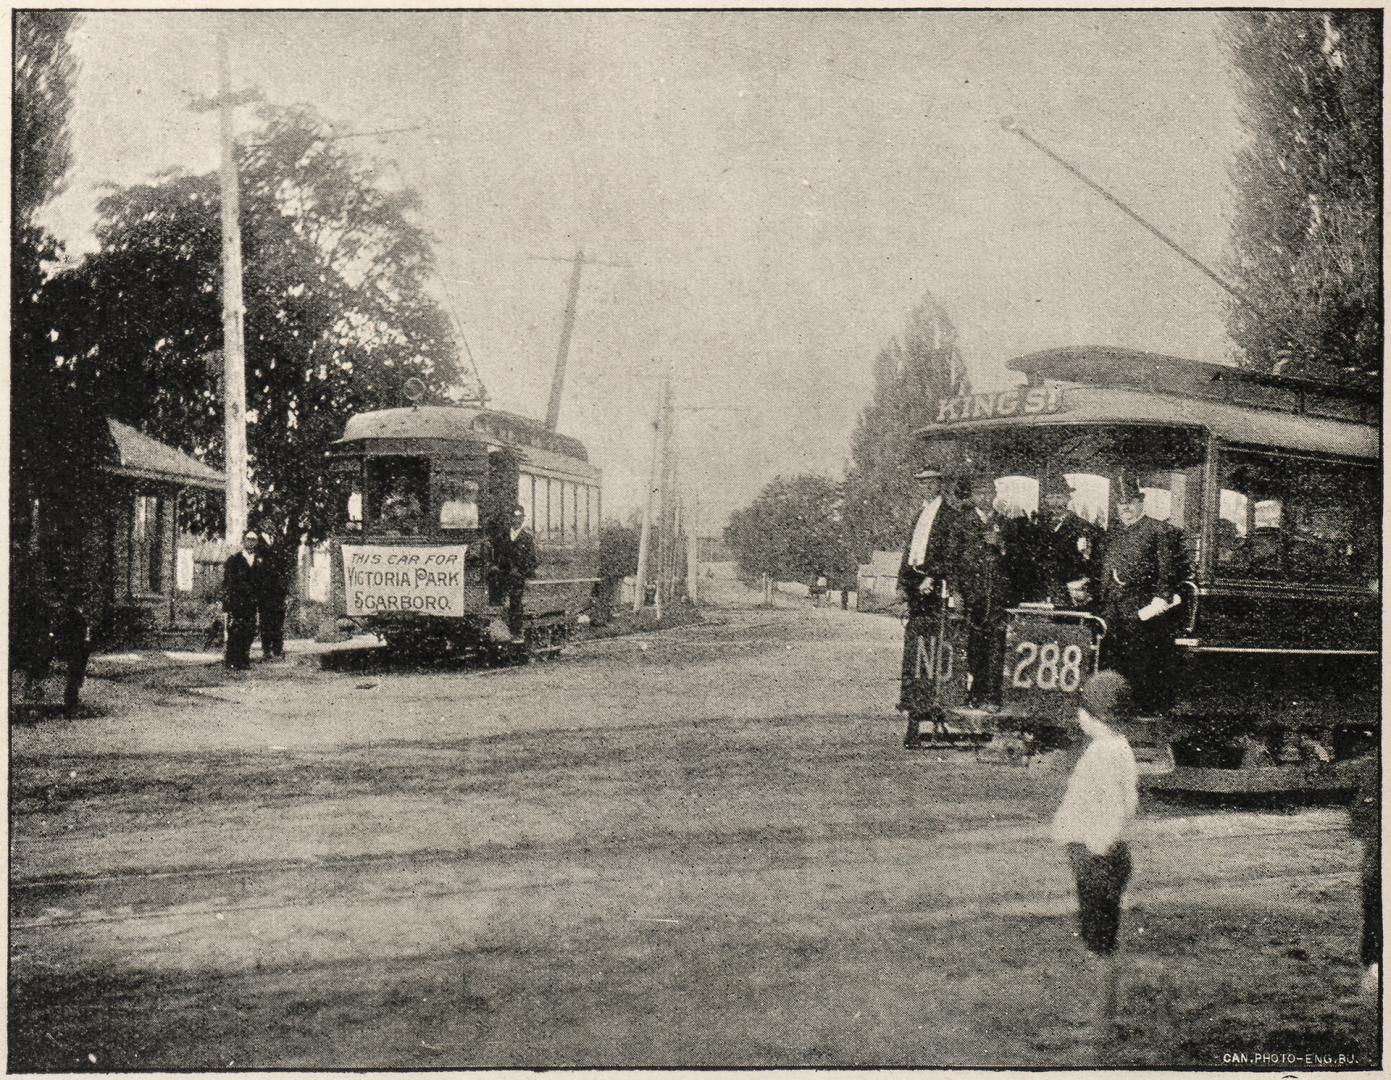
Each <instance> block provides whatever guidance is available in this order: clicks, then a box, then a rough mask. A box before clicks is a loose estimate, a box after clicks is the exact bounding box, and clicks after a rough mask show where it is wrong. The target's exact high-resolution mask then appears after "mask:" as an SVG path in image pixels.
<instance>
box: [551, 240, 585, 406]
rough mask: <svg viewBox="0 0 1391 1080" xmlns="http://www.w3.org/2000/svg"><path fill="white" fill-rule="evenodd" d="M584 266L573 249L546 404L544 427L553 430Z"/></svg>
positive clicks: (580, 256)
mask: <svg viewBox="0 0 1391 1080" xmlns="http://www.w3.org/2000/svg"><path fill="white" fill-rule="evenodd" d="M583 268H584V251H583V249H581V248H576V249H575V269H574V270H573V271H571V273H570V293H569V296H568V298H567V299H566V301H565V316H564V318H563V319H562V320H561V323H560V348H559V349H558V350H557V351H556V356H555V374H554V375H553V376H552V377H551V400H550V402H549V404H547V406H546V429H547V430H548V431H554V430H555V429H556V425H557V424H558V423H560V394H561V391H562V390H563V389H564V388H565V362H566V359H567V358H568V357H569V355H570V335H571V333H572V332H573V331H574V329H575V308H576V306H577V305H578V304H579V299H580V271H581V270H582V269H583Z"/></svg>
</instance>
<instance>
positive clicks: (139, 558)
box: [130, 495, 165, 593]
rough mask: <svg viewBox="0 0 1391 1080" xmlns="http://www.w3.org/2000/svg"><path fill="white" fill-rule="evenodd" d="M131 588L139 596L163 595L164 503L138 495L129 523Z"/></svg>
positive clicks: (157, 499) (156, 498) (153, 496)
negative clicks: (140, 594) (142, 594)
mask: <svg viewBox="0 0 1391 1080" xmlns="http://www.w3.org/2000/svg"><path fill="white" fill-rule="evenodd" d="M130 549H131V550H130V564H131V578H132V581H131V587H132V590H133V591H135V592H138V593H162V592H163V591H164V574H165V569H164V500H163V499H161V498H160V497H159V496H158V495H137V496H136V497H135V514H134V518H133V520H132V523H131V541H130Z"/></svg>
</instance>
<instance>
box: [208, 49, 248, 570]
mask: <svg viewBox="0 0 1391 1080" xmlns="http://www.w3.org/2000/svg"><path fill="white" fill-rule="evenodd" d="M259 98H260V95H259V94H257V93H255V92H254V91H248V90H243V91H241V92H240V93H238V94H233V93H232V86H231V73H230V71H229V65H228V60H227V32H226V29H225V28H224V29H222V30H220V31H219V32H218V35H217V96H216V97H215V98H212V99H211V100H209V99H203V100H201V101H198V102H195V103H194V106H193V108H194V109H195V110H198V111H200V112H201V111H206V110H208V109H217V110H218V114H219V115H218V124H219V133H220V137H221V151H222V152H221V160H220V164H219V167H218V177H219V179H220V181H221V187H222V400H223V444H224V446H225V452H224V457H225V468H226V471H227V500H226V501H227V505H226V514H225V528H226V533H227V543H228V544H229V545H230V546H232V547H236V546H238V545H239V544H240V543H241V536H242V533H243V532H245V531H246V524H247V522H246V516H247V515H246V481H247V454H246V336H245V332H244V327H243V322H242V319H243V315H242V309H243V304H242V281H241V192H240V190H239V185H238V177H237V141H236V133H235V130H234V128H233V110H234V109H235V108H236V107H237V106H238V105H244V104H246V103H247V102H249V101H256V100H258V99H259Z"/></svg>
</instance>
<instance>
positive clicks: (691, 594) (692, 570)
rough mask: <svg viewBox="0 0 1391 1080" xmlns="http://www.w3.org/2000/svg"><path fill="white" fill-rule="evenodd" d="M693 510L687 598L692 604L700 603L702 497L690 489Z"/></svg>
mask: <svg viewBox="0 0 1391 1080" xmlns="http://www.w3.org/2000/svg"><path fill="white" fill-rule="evenodd" d="M690 496H691V509H690V512H689V513H688V514H687V515H686V598H687V599H688V600H690V602H691V603H692V604H698V603H700V587H699V585H697V584H696V583H697V582H698V581H699V580H700V530H699V527H698V525H697V522H698V521H699V520H700V496H699V495H698V494H697V493H696V489H695V488H694V487H692V488H690Z"/></svg>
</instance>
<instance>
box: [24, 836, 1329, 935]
mask: <svg viewBox="0 0 1391 1080" xmlns="http://www.w3.org/2000/svg"><path fill="white" fill-rule="evenodd" d="M1184 820H1186V821H1187V822H1188V823H1189V824H1190V825H1191V824H1192V822H1193V820H1194V819H1161V820H1159V821H1157V822H1154V823H1153V824H1154V825H1155V826H1156V827H1155V828H1152V829H1149V830H1146V831H1145V832H1144V833H1142V834H1140V835H1137V836H1136V837H1135V838H1134V839H1133V841H1132V846H1133V847H1134V848H1135V849H1136V851H1137V859H1138V860H1139V861H1141V862H1142V863H1151V864H1153V863H1154V862H1155V861H1156V860H1155V859H1154V858H1153V857H1152V856H1153V855H1156V854H1158V853H1159V852H1160V851H1161V850H1162V851H1171V850H1172V848H1173V846H1174V845H1175V843H1182V844H1183V845H1184V846H1185V850H1187V851H1189V852H1192V851H1193V850H1194V848H1195V845H1219V844H1220V845H1225V846H1227V847H1233V848H1236V849H1237V850H1244V851H1248V852H1249V851H1250V849H1251V846H1252V842H1253V841H1256V842H1259V841H1261V840H1268V839H1272V838H1275V839H1284V838H1288V837H1290V836H1292V835H1297V836H1299V837H1303V838H1312V837H1316V836H1320V835H1321V836H1325V837H1327V836H1333V835H1337V834H1342V833H1344V832H1345V829H1344V828H1343V827H1342V826H1341V825H1324V826H1313V827H1310V826H1308V825H1307V824H1306V825H1301V826H1300V827H1297V828H1295V829H1293V830H1291V829H1289V828H1279V827H1274V826H1272V827H1269V828H1255V829H1245V830H1242V831H1226V830H1212V831H1208V832H1207V833H1206V834H1203V832H1202V830H1201V829H1200V830H1199V833H1198V835H1193V834H1192V832H1191V831H1189V832H1188V833H1187V834H1186V835H1185V834H1184V832H1183V831H1182V830H1181V829H1180V828H1178V827H1177V826H1178V825H1179V824H1180V823H1181V822H1183V821H1184ZM1204 820H1211V819H1204ZM1004 828H1005V830H1006V833H1007V835H1006V836H1005V837H1004V838H1003V839H1002V837H1001V834H1000V831H999V829H993V830H978V831H976V832H972V833H963V834H957V835H955V836H951V837H943V838H940V841H939V842H936V843H934V848H933V858H934V865H936V866H937V867H938V868H939V870H943V872H945V871H944V869H943V868H945V867H947V866H950V865H951V864H952V863H953V862H965V861H969V860H971V859H978V858H982V857H987V856H989V857H991V858H1000V859H1001V860H1009V859H1011V858H1018V857H1019V856H1020V855H1021V854H1024V853H1029V852H1032V851H1034V850H1036V849H1037V848H1038V847H1039V845H1040V844H1041V843H1044V842H1045V833H1046V830H1045V829H1044V828H1043V827H1041V826H1039V825H1038V824H1037V823H1030V824H1027V825H1023V824H1021V825H1018V826H1015V827H1014V828H1012V829H1011V828H1010V827H1009V826H1005V827H1004ZM750 839H751V838H750V837H749V836H748V835H746V834H740V835H738V836H736V837H730V838H728V842H727V844H726V845H725V846H727V847H729V848H731V849H734V848H738V847H744V846H747V845H748V843H749V840H750ZM787 839H788V838H787V837H785V836H783V837H779V840H780V841H782V842H786V841H787ZM879 839H882V837H878V836H872V837H866V836H865V834H864V831H863V830H856V829H843V830H823V831H820V832H819V833H818V835H817V837H816V843H817V844H818V845H821V844H826V845H837V844H840V845H845V846H847V847H851V848H853V847H854V846H856V845H857V844H860V843H863V842H865V841H866V840H879ZM710 842H711V838H710V837H708V836H701V837H693V838H691V840H690V845H691V846H697V845H699V846H706V845H709V844H710ZM716 842H717V843H718V842H719V841H718V838H717V839H716ZM644 847H646V848H650V849H651V850H653V851H657V850H661V851H666V852H673V848H672V845H671V844H670V843H663V844H650V845H645V846H644V845H641V844H635V843H634V842H633V841H632V840H630V839H620V840H614V841H612V842H609V843H601V844H594V843H586V844H585V845H584V853H585V858H586V861H587V864H590V865H592V864H599V863H602V862H604V861H605V859H612V858H614V857H631V856H632V855H634V854H635V853H638V852H640V851H642V850H643V849H644ZM1199 850H1201V848H1200V849H1199ZM574 854H575V845H564V846H550V847H547V846H538V847H525V848H502V847H499V848H492V847H485V848H472V849H460V850H457V851H439V850H428V851H413V852H372V853H367V854H362V855H354V856H350V857H345V858H337V859H283V860H266V861H264V862H242V863H237V864H228V865H222V866H189V867H172V868H164V869H159V870H149V871H118V872H113V873H109V874H94V875H87V876H83V877H48V878H32V879H23V878H21V879H17V880H14V881H11V883H10V896H11V915H12V920H13V921H12V922H11V924H10V929H11V930H12V931H24V930H42V929H56V928H61V927H63V926H75V925H88V924H98V923H103V924H104V923H123V922H134V921H141V920H148V919H157V918H206V917H207V915H208V914H209V910H210V909H208V908H205V907H199V906H197V905H195V906H193V907H191V908H189V909H187V910H174V909H169V908H156V909H153V910H143V911H110V910H103V911H100V912H97V913H91V912H89V913H80V912H76V911H68V912H63V913H61V914H53V915H49V916H45V917H43V918H38V919H22V918H21V919H14V912H15V909H16V907H22V906H24V905H25V904H28V903H33V902H34V899H33V898H34V897H35V896H36V894H45V893H49V894H59V895H62V894H72V893H80V892H82V891H83V890H87V891H93V892H102V891H106V890H107V889H108V887H110V886H116V887H117V888H120V887H127V888H128V890H129V891H130V892H138V891H139V890H140V887H141V886H146V885H153V886H158V885H164V884H175V883H192V882H199V881H204V882H217V881H227V882H236V883H238V884H239V886H240V888H241V890H242V891H243V892H245V891H246V890H247V888H248V887H250V886H251V883H252V881H253V880H254V879H258V878H262V879H270V878H275V877H284V876H286V875H290V876H299V877H304V878H309V877H311V876H319V877H321V876H332V875H342V874H344V873H354V872H372V871H375V870H378V869H379V868H381V867H387V866H389V867H393V868H396V869H399V870H403V871H404V870H406V869H407V868H410V869H415V870H418V871H429V870H435V869H452V868H454V867H471V868H476V867H479V866H480V865H488V866H492V867H498V866H499V864H503V865H505V866H507V867H508V868H510V869H513V870H521V871H522V872H523V879H521V880H519V879H518V877H517V876H516V875H515V874H510V873H509V874H507V875H506V880H505V881H504V882H501V883H497V884H490V883H483V882H475V883H472V884H470V885H467V886H464V887H450V888H440V889H428V888H427V889H424V890H422V889H421V888H420V884H419V881H418V879H414V878H413V879H412V882H411V883H410V884H409V885H406V886H403V887H402V888H401V889H399V890H389V891H388V892H386V893H379V894H374V895H371V896H366V895H363V896H359V897H356V898H354V903H358V902H362V903H394V902H397V901H400V900H402V899H405V898H407V897H416V898H436V899H437V898H446V897H452V896H460V897H464V896H473V895H485V894H491V893H503V892H515V891H518V890H522V891H534V890H538V889H553V888H566V887H572V888H573V887H583V886H584V885H587V884H589V883H590V881H587V880H584V879H581V878H577V877H575V876H574V875H573V874H572V875H570V876H565V877H560V878H555V879H543V880H525V879H524V874H525V871H526V870H527V867H528V865H536V864H544V863H546V862H547V861H561V862H564V863H567V864H569V863H572V861H573V857H574ZM1335 861H1336V860H1335ZM1189 865H1191V866H1198V867H1205V866H1212V867H1214V869H1213V871H1212V872H1211V873H1197V874H1193V873H1190V874H1188V875H1187V876H1185V878H1184V880H1183V881H1181V882H1175V881H1172V880H1165V881H1163V882H1162V883H1157V884H1158V891H1159V892H1162V893H1163V894H1164V895H1181V894H1182V893H1183V891H1184V890H1185V889H1192V888H1197V889H1210V888H1213V887H1215V886H1221V885H1223V884H1230V883H1231V879H1230V877H1229V875H1228V873H1227V870H1226V863H1225V861H1224V860H1221V859H1212V858H1203V857H1196V858H1190V859H1189ZM1355 873H1356V871H1355V870H1354V869H1352V868H1350V867H1347V866H1330V867H1322V868H1310V867H1304V868H1301V869H1300V870H1299V871H1293V872H1279V873H1260V874H1255V875H1246V876H1243V877H1242V879H1241V880H1242V882H1243V884H1244V886H1250V885H1253V884H1254V885H1268V884H1274V883H1277V882H1286V881H1298V880H1307V879H1309V878H1310V877H1311V875H1312V876H1317V875H1323V876H1327V875H1330V874H1331V875H1332V876H1333V877H1335V878H1339V879H1341V878H1348V879H1350V878H1351V877H1352V876H1353V875H1354V874H1355ZM598 876H599V877H609V876H614V875H612V874H600V875H598ZM620 876H621V875H620ZM1145 895H1146V892H1145V891H1144V890H1141V891H1140V892H1138V893H1137V894H1136V896H1135V897H1134V898H1133V899H1143V897H1144V896H1145ZM992 896H993V897H994V898H995V899H997V900H1001V901H1006V898H1008V899H1007V901H1006V906H1007V907H1008V906H1009V905H1010V904H1013V905H1014V907H1009V910H1014V909H1015V907H1017V906H1018V904H1019V903H1024V904H1025V906H1026V908H1028V907H1029V905H1030V904H1032V903H1033V902H1034V901H1038V902H1040V903H1043V902H1044V901H1047V902H1048V903H1056V902H1058V901H1061V900H1068V899H1069V898H1070V896H1071V894H1070V892H1064V893H1046V894H1042V893H1041V894H1038V895H1037V896H1034V895H1032V894H1025V895H1023V896H1021V895H1020V894H1018V893H1017V892H1012V891H1006V892H1000V891H996V892H995V893H993V894H987V895H985V896H983V897H982V900H983V901H985V902H986V903H987V904H988V902H989V901H990V900H991V898H992ZM21 898H24V899H23V900H21ZM223 899H225V898H223ZM106 906H107V908H109V907H110V906H111V905H109V904H108V905H106ZM297 906H302V901H301V900H298V899H287V900H283V901H274V902H268V901H252V902H249V903H248V902H243V903H236V902H233V903H230V904H220V905H217V908H216V910H217V911H218V912H221V913H223V914H226V913H229V912H234V911H267V910H282V909H286V908H292V907H297ZM1045 906H1047V904H1045ZM958 907H959V909H960V910H975V909H976V908H978V907H980V904H979V903H976V902H971V903H968V904H966V905H958ZM943 910H956V909H953V908H947V909H943ZM1002 910H1004V909H1002ZM1021 910H1023V909H1021Z"/></svg>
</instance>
